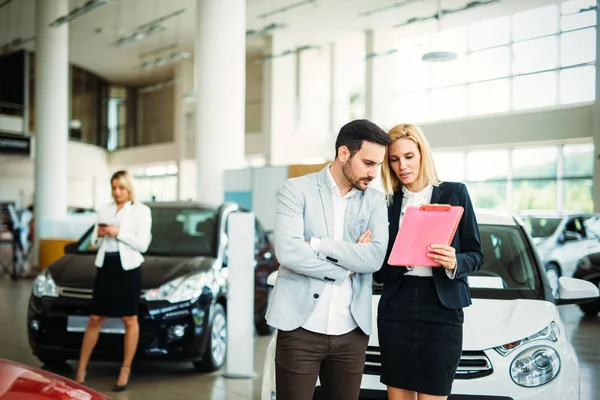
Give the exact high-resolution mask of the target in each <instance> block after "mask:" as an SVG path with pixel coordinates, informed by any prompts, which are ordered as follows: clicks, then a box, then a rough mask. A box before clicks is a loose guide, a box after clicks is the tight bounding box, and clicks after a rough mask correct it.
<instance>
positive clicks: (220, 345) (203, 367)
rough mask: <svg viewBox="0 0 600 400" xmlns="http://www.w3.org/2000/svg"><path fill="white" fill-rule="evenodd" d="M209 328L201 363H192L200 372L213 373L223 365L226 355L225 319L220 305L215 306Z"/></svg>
mask: <svg viewBox="0 0 600 400" xmlns="http://www.w3.org/2000/svg"><path fill="white" fill-rule="evenodd" d="M213 313H214V316H213V320H212V324H211V328H210V338H209V339H208V342H207V343H206V349H205V350H204V355H203V356H202V361H197V362H194V367H195V368H196V369H197V370H198V371H200V372H214V371H216V370H218V369H219V368H221V367H222V366H223V364H225V357H226V355H227V319H226V318H225V310H224V309H223V306H222V305H221V304H218V303H217V304H216V305H215V308H214V311H213Z"/></svg>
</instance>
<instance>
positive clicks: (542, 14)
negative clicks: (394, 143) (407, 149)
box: [386, 0, 596, 123]
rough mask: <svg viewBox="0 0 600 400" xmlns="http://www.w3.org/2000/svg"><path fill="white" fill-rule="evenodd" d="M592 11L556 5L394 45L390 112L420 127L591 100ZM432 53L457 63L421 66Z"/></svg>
mask: <svg viewBox="0 0 600 400" xmlns="http://www.w3.org/2000/svg"><path fill="white" fill-rule="evenodd" d="M595 6H596V2H595V1H594V0H569V1H563V2H559V3H557V4H551V5H546V6H543V7H538V8H535V9H531V10H527V11H522V12H518V13H515V14H513V15H510V16H503V17H496V18H492V19H488V20H484V21H478V22H474V23H472V24H469V25H467V26H462V27H456V28H452V29H446V30H442V31H439V32H436V33H434V34H430V35H424V36H420V37H415V38H410V39H408V40H404V41H402V42H401V43H400V44H399V47H398V51H397V52H396V53H395V54H394V55H392V56H391V58H390V61H391V62H392V65H393V69H394V70H395V71H397V72H398V73H397V74H395V76H394V80H393V82H392V85H393V89H392V91H393V92H394V93H395V96H394V100H393V101H392V102H393V107H392V109H391V110H390V112H394V114H395V116H396V117H402V116H406V118H408V119H410V120H411V121H413V122H417V123H420V122H428V121H440V120H448V119H454V118H464V117H468V116H477V115H485V114H494V113H506V112H511V111H521V110H530V109H540V108H545V107H553V106H558V105H564V104H576V103H585V102H592V101H594V100H595V85H596V66H595V62H596V9H595ZM433 50H444V51H453V52H455V53H456V54H457V58H456V59H455V60H454V61H448V62H438V63H427V62H423V61H422V60H421V56H422V55H423V54H425V53H426V52H428V51H433ZM388 84H389V83H388ZM386 87H387V86H386ZM395 110H397V112H396V111H395Z"/></svg>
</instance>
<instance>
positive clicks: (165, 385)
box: [0, 278, 600, 400]
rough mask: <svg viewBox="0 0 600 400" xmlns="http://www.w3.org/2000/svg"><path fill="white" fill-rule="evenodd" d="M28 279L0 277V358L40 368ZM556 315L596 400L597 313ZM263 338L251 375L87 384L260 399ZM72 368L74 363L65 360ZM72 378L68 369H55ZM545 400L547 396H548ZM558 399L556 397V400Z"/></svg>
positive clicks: (104, 366) (92, 370)
mask: <svg viewBox="0 0 600 400" xmlns="http://www.w3.org/2000/svg"><path fill="white" fill-rule="evenodd" d="M30 290H31V281H29V280H24V281H19V282H12V281H11V280H10V279H8V278H4V279H2V280H0V358H6V359H11V360H15V361H19V362H22V363H25V364H29V365H33V366H36V367H41V363H40V362H39V361H38V360H37V358H35V357H34V356H33V355H32V354H31V350H30V348H29V344H28V342H27V334H26V330H25V326H26V311H25V310H26V309H27V301H28V298H29V293H30ZM561 314H562V316H563V319H564V321H565V323H566V325H567V330H568V335H569V337H570V338H571V340H572V342H573V344H574V345H575V348H576V349H577V352H578V355H579V362H580V366H581V400H600V341H599V338H600V317H596V318H594V319H583V318H582V317H581V314H580V312H579V309H578V308H577V307H576V306H564V307H561ZM268 341H269V338H268V337H261V338H257V339H256V340H255V349H254V353H255V363H254V370H255V372H256V374H257V376H256V378H254V379H239V380H237V379H227V378H224V377H223V375H222V372H217V373H213V374H200V373H197V372H195V371H194V370H193V368H192V367H191V365H188V364H169V363H165V364H159V363H148V364H137V365H134V368H133V377H132V379H131V384H130V389H129V390H128V391H127V392H124V393H121V394H115V393H113V392H111V388H112V385H113V384H114V381H115V379H116V377H117V374H118V372H119V365H118V364H113V363H98V362H96V363H92V364H90V366H89V368H88V379H87V380H88V384H89V385H90V386H91V387H93V388H94V389H97V390H99V391H101V392H103V393H105V394H107V395H108V396H109V397H111V398H113V399H117V400H121V399H130V400H166V399H169V400H183V399H194V400H247V399H260V389H261V370H262V366H263V360H264V351H265V348H266V346H267V343H268ZM70 365H71V366H73V367H74V366H76V364H75V363H70ZM58 372H59V373H61V374H63V375H65V376H67V377H71V378H72V377H73V371H58ZM549 400H551V399H549ZM556 400H561V399H556Z"/></svg>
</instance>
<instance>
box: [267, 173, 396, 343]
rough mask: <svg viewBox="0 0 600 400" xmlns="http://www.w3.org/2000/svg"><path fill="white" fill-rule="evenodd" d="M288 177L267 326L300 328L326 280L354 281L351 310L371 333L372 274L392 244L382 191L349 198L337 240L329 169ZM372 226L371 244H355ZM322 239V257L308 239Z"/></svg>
mask: <svg viewBox="0 0 600 400" xmlns="http://www.w3.org/2000/svg"><path fill="white" fill-rule="evenodd" d="M327 168H329V166H327V167H325V169H323V170H322V171H321V172H318V173H314V174H310V175H305V176H302V177H299V178H292V179H288V180H287V181H286V182H285V184H284V185H283V187H282V189H281V191H280V192H279V201H278V204H277V214H276V217H275V255H276V256H277V259H278V261H279V263H280V265H281V266H280V268H279V273H278V276H277V281H276V283H275V287H274V288H273V294H272V298H271V301H270V304H269V308H268V310H267V322H268V323H269V325H271V326H273V327H275V328H277V329H280V330H284V331H289V330H293V329H296V328H298V327H300V326H302V324H304V322H305V321H306V320H307V319H308V317H309V316H310V315H311V313H312V312H313V310H314V308H315V306H316V302H317V299H318V298H319V296H320V295H321V293H322V291H323V289H324V288H325V285H326V284H327V283H333V284H335V285H341V284H342V283H343V281H344V279H346V278H347V276H348V270H350V271H354V272H355V274H354V275H352V276H351V277H350V279H351V280H352V303H351V305H350V311H351V313H352V316H353V317H354V320H355V321H356V323H357V324H358V326H359V327H360V328H361V329H362V330H363V332H364V333H366V334H367V335H370V334H371V296H372V287H371V285H372V282H373V276H372V273H373V272H375V271H377V270H379V268H381V266H382V264H383V261H384V257H385V252H386V248H387V244H388V234H389V233H388V218H387V206H386V202H385V198H384V195H383V193H381V192H380V191H378V190H377V189H372V188H367V190H366V191H364V192H359V193H357V194H356V195H354V196H352V197H350V199H349V200H348V201H349V203H348V207H347V209H346V219H345V225H346V227H345V230H344V241H335V240H333V239H331V238H333V234H334V232H333V230H334V225H333V215H334V213H333V201H332V197H331V187H330V185H329V180H328V179H329V178H328V176H327V174H328V171H327ZM367 228H370V229H371V243H361V244H358V243H356V240H357V239H358V237H359V236H360V235H361V234H362V233H363V232H364V231H365V230H366V229H367ZM312 237H316V238H321V239H322V242H321V250H320V252H319V255H318V256H317V254H315V252H314V251H313V250H312V249H311V247H310V246H309V244H308V243H306V241H307V240H310V239H311V238H312Z"/></svg>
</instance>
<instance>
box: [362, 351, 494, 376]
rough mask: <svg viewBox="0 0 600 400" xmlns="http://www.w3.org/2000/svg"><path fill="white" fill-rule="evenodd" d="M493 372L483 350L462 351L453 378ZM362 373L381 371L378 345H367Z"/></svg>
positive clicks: (376, 373) (370, 373)
mask: <svg viewBox="0 0 600 400" xmlns="http://www.w3.org/2000/svg"><path fill="white" fill-rule="evenodd" d="M493 372H494V368H493V367H492V363H491V362H490V359H489V358H488V357H487V356H486V355H485V353H484V352H483V351H463V352H462V355H461V356H460V361H459V363H458V369H457V370H456V375H455V379H475V378H481V377H484V376H488V375H491V374H492V373H493ZM363 373H364V374H366V375H379V374H380V373H381V354H380V352H379V347H375V346H369V347H367V359H366V362H365V368H364V370H363Z"/></svg>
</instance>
